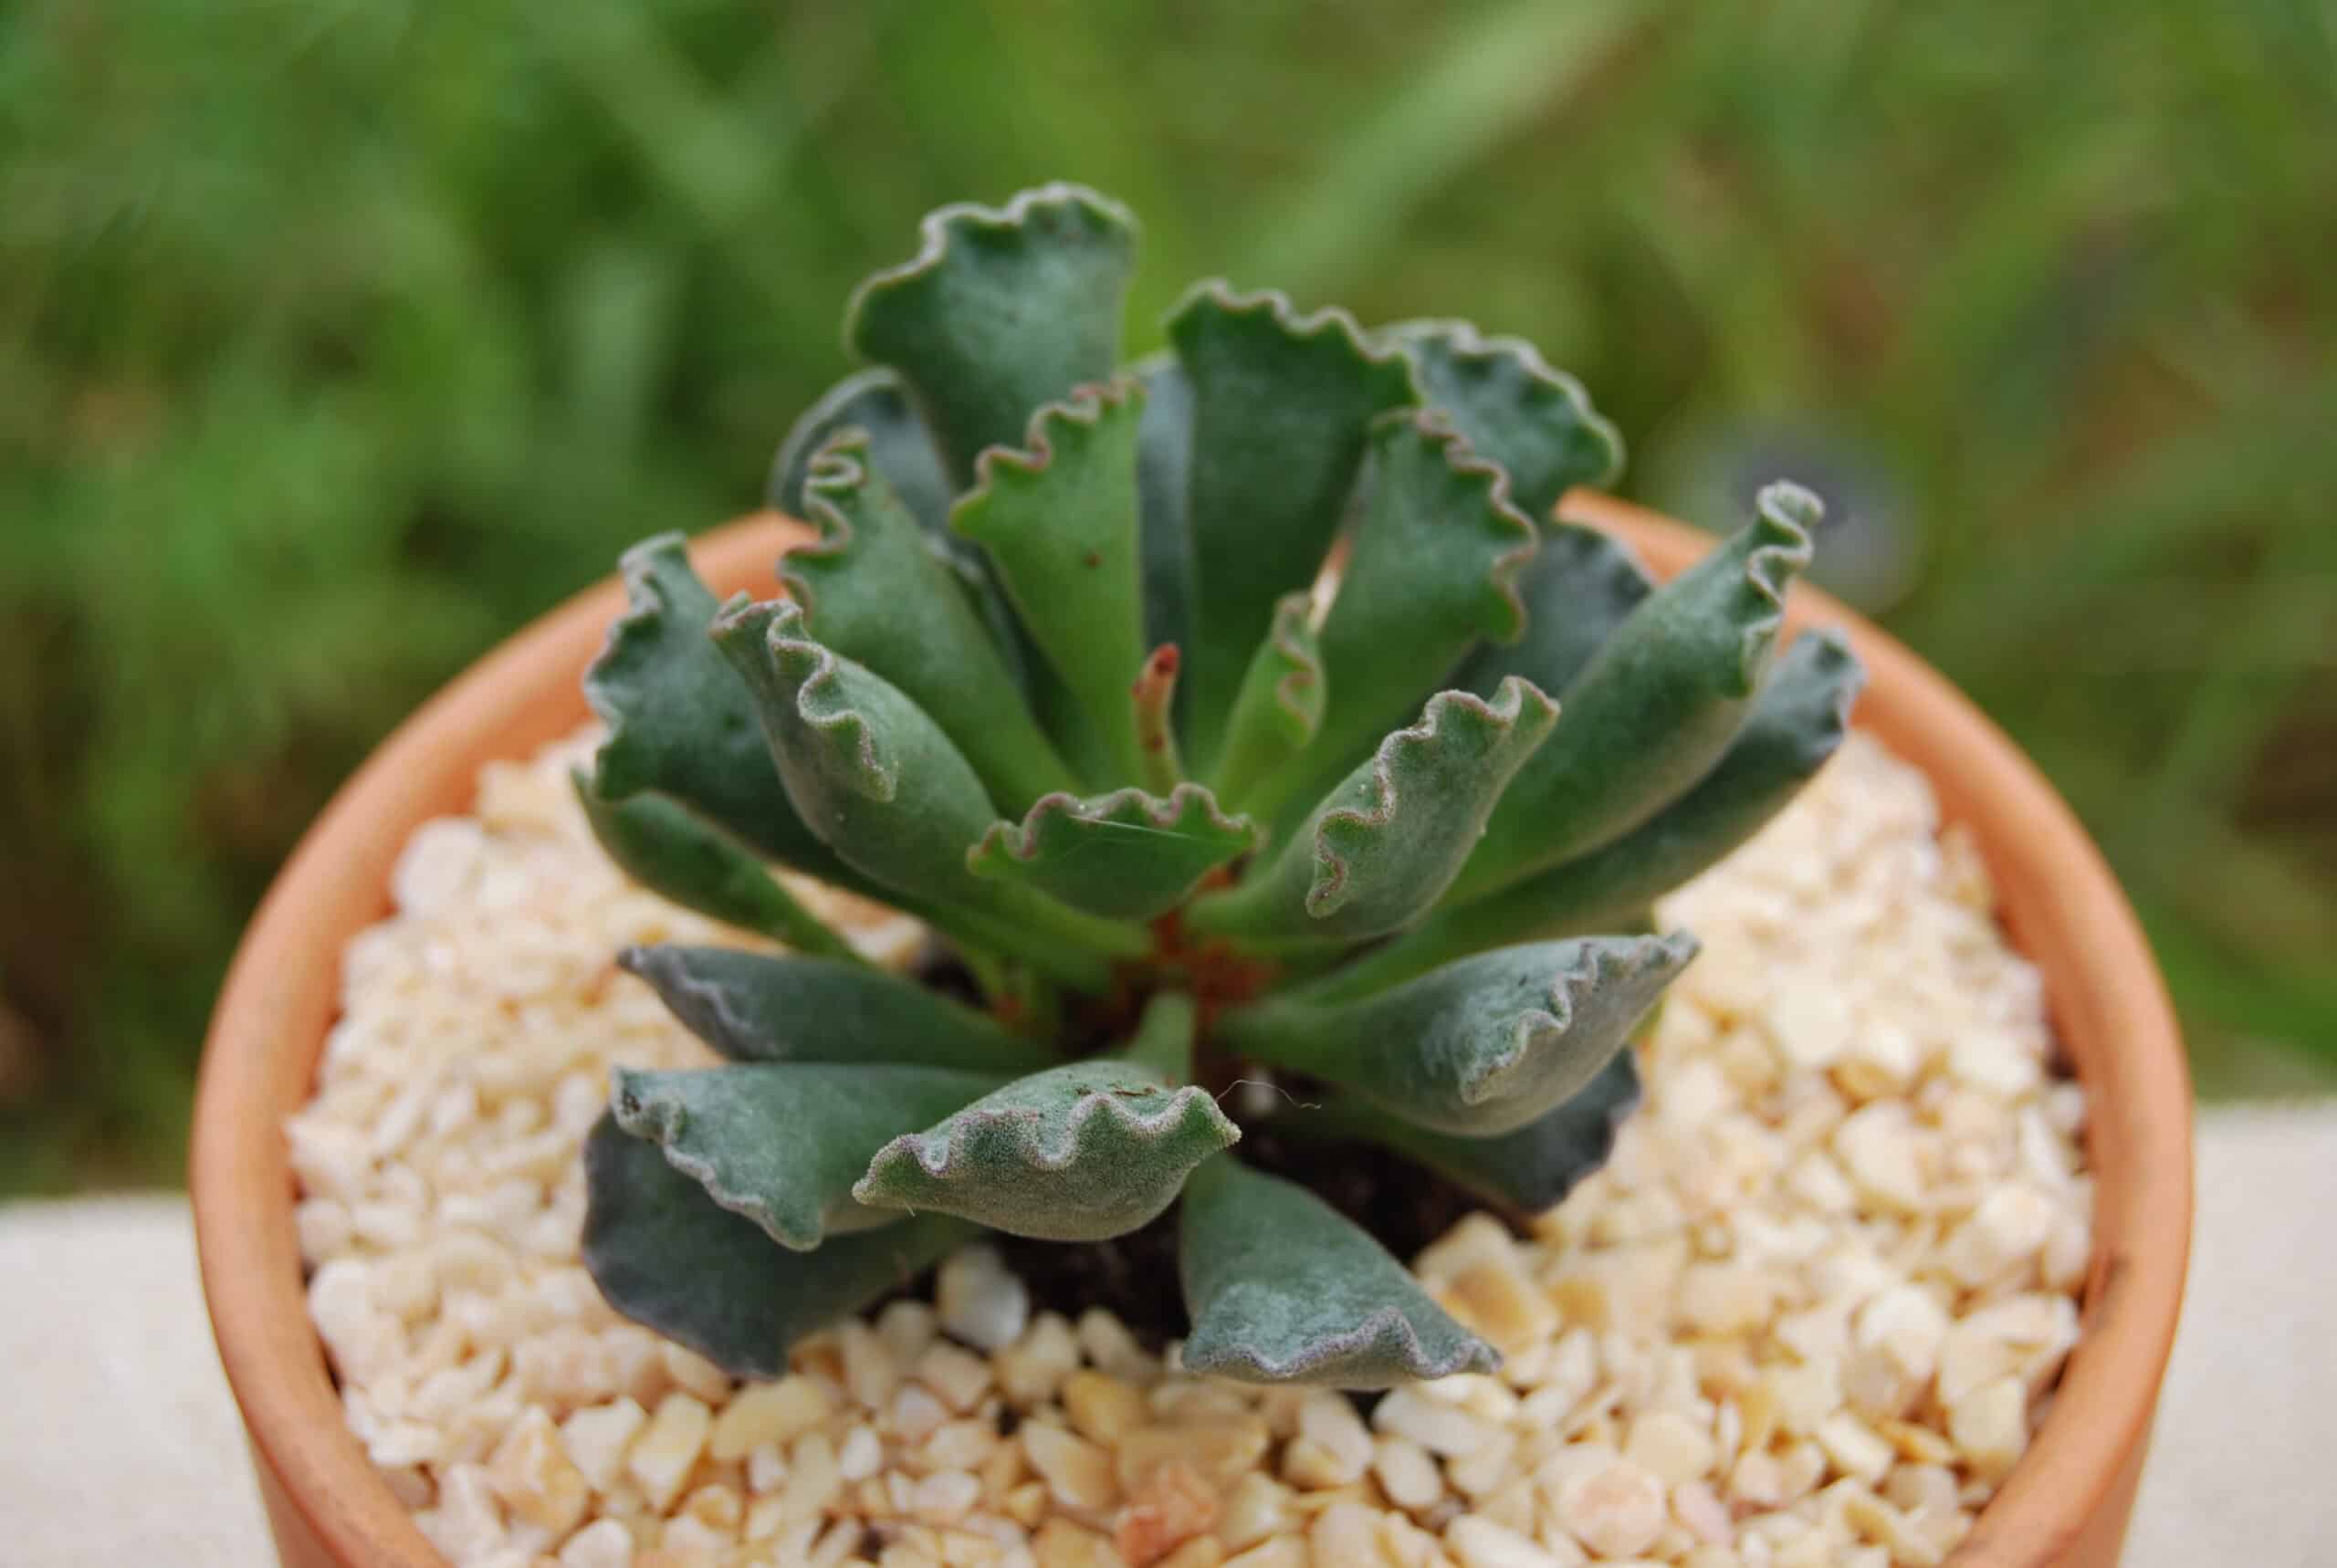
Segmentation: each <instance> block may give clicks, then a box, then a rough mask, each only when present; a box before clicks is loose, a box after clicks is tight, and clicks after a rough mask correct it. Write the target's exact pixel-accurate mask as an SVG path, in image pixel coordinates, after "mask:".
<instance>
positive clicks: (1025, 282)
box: [844, 184, 1136, 485]
mask: <svg viewBox="0 0 2337 1568" xmlns="http://www.w3.org/2000/svg"><path fill="white" fill-rule="evenodd" d="M1135 259H1136V220H1135V219H1134V218H1133V217H1131V216H1129V214H1128V213H1127V209H1125V208H1123V207H1122V206H1121V205H1120V204H1118V203H1116V202H1114V201H1110V200H1108V199H1106V197H1103V196H1099V195H1097V194H1096V193H1095V192H1093V191H1090V190H1086V189H1085V188H1084V187H1081V186H1078V185H1067V184H1053V185H1045V186H1042V187H1040V188H1039V189H1037V190H1032V191H1025V192H1023V193H1022V194H1020V195H1018V196H1016V197H1015V198H1014V199H1013V200H1012V201H1011V202H1010V203H1009V204H1007V205H1006V206H1005V207H1004V208H1003V209H994V208H989V207H980V206H974V205H970V204H959V205H954V206H948V207H943V208H941V209H940V210H939V211H938V212H936V213H934V214H931V215H930V216H928V217H927V219H926V220H925V229H924V245H923V246H922V248H920V249H919V251H918V252H917V256H915V258H913V259H912V260H910V261H909V262H907V264H905V265H903V266H901V267H895V268H893V269H892V270H891V271H889V272H881V273H878V274H877V275H876V276H875V277H872V278H870V279H869V280H868V281H867V282H865V283H864V284H862V285H861V286H860V287H859V289H858V291H857V292H855V293H854V295H853V297H852V303H851V305H850V306H849V307H848V308H847V309H846V313H845V319H844V340H845V341H846V342H847V343H848V344H850V345H851V347H852V348H853V349H854V350H855V351H856V352H858V353H859V354H861V355H862V356H863V357H865V358H866V359H869V360H872V361H875V362H876V363H878V364H883V365H890V366H892V367H893V368H894V369H895V370H896V371H899V372H900V374H901V377H902V379H903V380H904V381H905V382H907V385H908V388H909V392H910V393H911V395H912V396H913V397H914V398H915V399H916V400H917V404H918V406H919V407H920V408H921V409H922V410H923V411H924V413H925V416H926V423H927V425H928V426H929V427H930V428H931V429H932V431H933V433H934V437H935V440H936V442H937V444H938V445H939V447H940V449H941V452H942V455H943V457H944V458H945V459H946V461H947V463H948V468H949V471H950V472H951V473H952V474H953V475H954V476H956V477H957V479H958V481H959V484H960V485H963V484H965V483H967V482H969V481H970V479H971V478H972V476H973V473H974V462H975V459H976V458H977V457H979V456H980V454H981V452H982V449H983V448H984V447H988V446H1013V445H1016V444H1019V443H1020V442H1021V440H1022V431H1023V426H1024V425H1025V424H1026V423H1028V422H1029V420H1030V417H1031V413H1032V410H1034V409H1036V408H1037V407H1038V406H1039V405H1040V404H1041V403H1047V402H1057V401H1059V400H1061V399H1063V398H1064V397H1067V396H1069V395H1070V393H1071V392H1072V389H1073V388H1074V387H1077V386H1080V385H1082V384H1083V383H1085V382H1100V381H1103V380H1104V379H1106V377H1108V376H1109V375H1110V374H1111V373H1112V367H1113V366H1114V365H1115V364H1116V362H1117V361H1118V359H1119V348H1120V308H1121V300H1122V297H1123V296H1124V295H1125V294H1126V293H1127V282H1128V276H1129V274H1130V272H1131V271H1132V270H1133V268H1134V267H1135Z"/></svg>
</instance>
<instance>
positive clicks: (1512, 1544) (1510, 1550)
mask: <svg viewBox="0 0 2337 1568" xmlns="http://www.w3.org/2000/svg"><path fill="white" fill-rule="evenodd" d="M1444 1544H1445V1545H1446V1546H1447V1547H1449V1548H1451V1552H1452V1556H1453V1558H1454V1560H1455V1561H1456V1562H1458V1563H1460V1564H1461V1568H1560V1563H1559V1559H1558V1558H1557V1556H1556V1554H1555V1553H1553V1552H1550V1551H1549V1550H1548V1549H1547V1548H1546V1547H1543V1546H1540V1545H1537V1544H1536V1543H1535V1542H1534V1540H1533V1539H1532V1538H1531V1537H1530V1536H1527V1535H1525V1534H1522V1533H1520V1532H1519V1531H1514V1530H1512V1529H1510V1528H1508V1527H1507V1526H1505V1525H1500V1524H1496V1523H1494V1522H1493V1521H1492V1520H1490V1519H1484V1518H1481V1517H1479V1516H1477V1515H1474V1514H1463V1515H1462V1516H1461V1517H1460V1518H1459V1519H1456V1520H1454V1521H1452V1522H1451V1524H1450V1525H1448V1526H1446V1528H1445V1531H1444Z"/></svg>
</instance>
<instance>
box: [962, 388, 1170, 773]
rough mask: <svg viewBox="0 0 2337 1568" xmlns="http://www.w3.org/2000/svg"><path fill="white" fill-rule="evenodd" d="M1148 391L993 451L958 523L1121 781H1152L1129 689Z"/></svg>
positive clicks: (1106, 394)
mask: <svg viewBox="0 0 2337 1568" xmlns="http://www.w3.org/2000/svg"><path fill="white" fill-rule="evenodd" d="M1143 418H1144V392H1143V389H1142V388H1141V387H1140V386H1139V385H1138V384H1137V382H1133V381H1129V380H1127V379H1125V378H1122V379H1119V380H1116V381H1114V382H1111V383H1110V384H1108V385H1106V386H1105V387H1102V388H1097V389H1093V390H1090V391H1088V392H1083V393H1081V394H1080V395H1078V396H1076V397H1074V398H1073V399H1072V400H1071V401H1069V402H1055V403H1048V404H1046V405H1044V406H1043V407H1042V408H1041V409H1040V410H1039V411H1038V413H1035V414H1033V415H1032V419H1031V426H1030V431H1029V433H1028V435H1027V437H1026V439H1025V441H1024V444H1023V447H1022V449H1021V450H1011V449H1009V448H1006V447H992V448H990V450H988V451H986V452H984V453H983V454H982V455H981V458H980V462H979V464H978V465H976V471H977V474H978V475H979V482H978V484H977V485H976V487H975V488H974V489H973V490H972V491H970V492H969V493H968V494H967V495H965V496H964V497H960V498H959V501H958V504H957V507H956V508H955V509H954V510H953V511H952V512H951V513H950V526H951V527H952V528H955V529H956V530H957V531H958V532H959V534H961V535H963V536H965V537H966V538H970V539H972V540H974V541H975V542H976V543H978V544H980V546H981V547H982V548H983V549H985V550H987V551H988V552H989V554H990V559H991V560H992V561H993V562H994V563H995V564H996V567H997V569H998V573H999V576H1000V577H1001V579H1002V580H1004V582H1005V584H1006V588H1007V591H1008V592H1009V593H1010V594H1011V596H1012V598H1013V601H1014V606H1015V609H1016V610H1017V611H1019V612H1021V615H1022V624H1023V625H1024V626H1026V627H1028V628H1029V629H1030V632H1031V638H1032V642H1034V643H1037V644H1038V646H1039V651H1040V652H1041V653H1044V654H1045V655H1046V657H1047V660H1048V662H1049V663H1050V664H1052V665H1053V668H1054V671H1055V674H1057V675H1058V676H1060V677H1061V679H1062V681H1063V683H1064V685H1065V686H1067V687H1069V688H1070V690H1071V693H1072V695H1073V696H1074V698H1075V699H1076V700H1077V701H1078V702H1079V704H1080V705H1081V706H1082V707H1083V708H1084V709H1085V715H1086V718H1087V721H1088V723H1089V724H1090V725H1091V726H1092V727H1094V729H1095V732H1096V733H1097V735H1098V736H1099V737H1100V738H1101V741H1102V743H1103V745H1104V746H1105V747H1106V748H1107V750H1108V751H1109V753H1110V755H1111V756H1112V758H1113V759H1114V762H1115V764H1116V768H1117V769H1118V775H1119V777H1118V779H1117V782H1120V783H1134V782H1136V781H1137V779H1141V778H1142V777H1143V774H1144V755H1143V752H1142V750H1141V748H1140V747H1139V746H1138V744H1137V734H1136V722H1135V716H1134V712H1133V710H1132V709H1131V707H1130V706H1129V702H1128V683H1129V682H1131V681H1133V680H1134V679H1136V677H1137V669H1138V667H1139V666H1140V665H1142V664H1143V663H1144V657H1145V651H1146V649H1145V642H1144V602H1143V585H1142V583H1141V581H1140V579H1139V575H1138V574H1139V572H1140V570H1141V564H1142V563H1141V561H1140V559H1139V542H1138V538H1137V437H1138V432H1139V429H1140V427H1141V422H1142V420H1143Z"/></svg>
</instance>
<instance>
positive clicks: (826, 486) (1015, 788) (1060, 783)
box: [780, 433, 1133, 810]
mask: <svg viewBox="0 0 2337 1568" xmlns="http://www.w3.org/2000/svg"><path fill="white" fill-rule="evenodd" d="M804 505H805V507H806V508H807V516H808V517H810V519H811V520H812V522H814V523H816V524H817V525H818V526H819V528H820V538H819V540H818V542H817V543H815V544H811V545H807V546H804V547H803V548H802V549H797V550H795V551H793V552H791V554H790V555H789V556H788V557H787V559H785V560H783V561H781V563H780V577H781V580H783V581H784V582H785V583H786V584H787V587H788V591H789V592H790V593H791V594H792V595H793V596H794V598H795V601H796V602H797V603H799V604H801V605H802V607H803V613H804V620H805V622H806V623H807V624H808V625H809V626H810V627H811V629H812V634H813V635H814V636H816V637H818V638H819V640H820V641H821V642H822V643H824V644H826V645H827V646H828V647H830V648H833V649H834V650H835V651H836V652H837V653H841V654H843V655H844V657H846V658H848V659H853V660H855V661H857V662H858V663H860V664H864V665H865V666H866V667H867V668H869V669H870V670H872V671H874V672H875V674H878V675H881V676H882V677H884V679H885V680H886V681H888V682H890V683H891V684H892V685H894V686H896V687H897V688H898V689H899V690H900V691H901V693H902V694H903V695H906V696H907V697H908V699H909V700H910V701H911V702H914V703H915V704H917V706H918V707H920V708H921V709H923V710H924V711H925V712H926V714H927V715H928V716H931V717H932V719H933V721H934V722H935V723H936V724H937V725H938V726H939V727H941V729H942V730H943V732H944V733H946V734H947V735H948V737H949V739H950V741H951V742H952V743H953V744H954V745H955V746H956V747H957V748H958V750H959V752H960V753H962V754H963V755H964V757H965V758H966V760H967V761H969V762H970V763H972V764H973V768H974V771H975V772H976V773H977V774H979V775H980V778H981V780H982V783H983V786H984V787H985V788H986V789H988V791H989V792H990V795H991V796H992V797H993V798H994V799H996V800H1001V801H1004V802H1006V803H1007V804H1008V805H1009V806H1010V808H1011V809H1012V810H1022V808H1023V807H1025V806H1027V805H1029V804H1030V802H1031V801H1032V800H1037V799H1038V798H1039V797H1040V796H1042V795H1043V794H1046V793H1047V792H1048V791H1049V790H1051V789H1064V788H1067V787H1068V786H1069V785H1070V784H1071V783H1072V781H1073V780H1072V774H1071V769H1070V768H1068V767H1066V766H1065V765H1064V760H1063V758H1060V757H1058V756H1057V755H1055V749H1054V745H1053V742H1052V741H1050V740H1049V739H1048V738H1047V737H1046V735H1045V733H1044V732H1043V731H1042V730H1041V729H1040V728H1039V725H1038V721H1037V720H1036V719H1034V718H1032V716H1031V709H1030V707H1029V706H1028V705H1026V704H1025V703H1024V701H1023V699H1022V689H1021V688H1020V687H1019V686H1018V685H1016V684H1015V680H1014V676H1013V673H1012V671H1011V670H1010V669H1009V668H1008V665H1007V662H1006V660H1005V658H1004V656H1003V655H1001V653H1000V652H999V646H998V644H997V643H995V642H994V641H993V640H992V639H991V637H990V633H989V632H988V631H987V630H985V629H984V627H983V625H982V622H981V620H980V616H979V615H978V614H977V613H976V612H975V610H974V607H973V606H972V605H971V604H970V603H969V601H968V600H967V598H966V596H965V594H964V593H963V592H962V591H960V590H959V584H958V582H957V581H956V580H955V579H954V578H953V576H952V574H951V569H950V568H949V567H948V566H947V565H946V564H944V563H943V561H942V559H941V558H940V557H939V556H938V555H937V554H936V553H935V552H934V550H933V549H932V548H931V546H930V545H929V543H928V542H927V536H926V533H925V530H924V529H923V528H920V527H919V526H918V524H917V519H916V518H915V517H912V516H910V515H909V511H908V508H907V507H905V506H903V505H902V504H901V500H900V497H898V496H897V495H896V494H895V493H894V490H893V487H892V486H890V485H889V484H887V483H886V480H885V477H884V476H883V475H882V474H880V473H878V472H877V471H876V469H875V467H874V466H873V465H871V464H870V462H869V448H868V444H867V439H866V437H865V436H863V435H860V434H856V433H847V434H842V435H839V436H837V437H835V438H834V439H833V441H831V442H830V443H829V444H827V445H826V446H825V447H823V448H822V449H821V451H820V455H818V456H817V457H815V458H814V459H813V460H812V473H811V477H810V480H809V481H808V483H807V484H806V486H805V487H804ZM911 607H914V609H913V610H912V608H911ZM1131 667H1133V665H1131Z"/></svg>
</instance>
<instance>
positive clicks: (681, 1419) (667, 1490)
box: [624, 1394, 714, 1510]
mask: <svg viewBox="0 0 2337 1568" xmlns="http://www.w3.org/2000/svg"><path fill="white" fill-rule="evenodd" d="M713 1425H714V1416H713V1414H712V1412H710V1411H708V1410H707V1407H706V1405H705V1403H704V1402H703V1401H701V1400H699V1399H697V1397H696V1396H692V1395H688V1394H668V1395H667V1396H665V1398H664V1399H663V1400H661V1401H660V1402H659V1403H658V1406H657V1410H656V1413H655V1415H653V1416H650V1418H649V1426H648V1427H647V1429H646V1430H645V1431H644V1432H643V1433H642V1434H641V1437H639V1439H638V1440H636V1441H635V1442H634V1445H633V1447H632V1448H631V1449H629V1450H628V1451H627V1452H626V1454H625V1459H624V1469H625V1474H627V1475H628V1476H631V1477H632V1478H633V1479H634V1483H635V1484H636V1485H638V1486H639V1487H640V1488H641V1492H642V1495H643V1496H644V1497H645V1498H647V1499H648V1500H649V1501H650V1503H651V1504H652V1505H653V1506H655V1507H656V1508H658V1509H660V1510H663V1509H664V1508H665V1507H666V1506H667V1505H668V1504H670V1503H671V1502H672V1501H673V1500H674V1499H675V1498H676V1497H677V1496H679V1495H680V1493H681V1490H682V1482H683V1481H684V1480H686V1479H688V1477H689V1473H690V1467H691V1466H693V1465H695V1464H697V1457H698V1454H699V1452H700V1451H701V1450H703V1449H704V1448H705V1447H706V1438H707V1432H708V1430H709V1429H711V1427H713Z"/></svg>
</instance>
